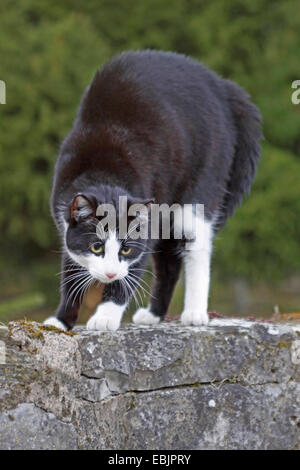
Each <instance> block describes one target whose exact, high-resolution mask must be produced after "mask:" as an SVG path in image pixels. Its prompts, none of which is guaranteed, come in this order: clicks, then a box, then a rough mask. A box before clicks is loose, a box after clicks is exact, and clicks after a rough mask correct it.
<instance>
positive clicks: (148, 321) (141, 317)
mask: <svg viewBox="0 0 300 470" xmlns="http://www.w3.org/2000/svg"><path fill="white" fill-rule="evenodd" d="M132 320H133V323H135V324H136V325H157V324H158V323H159V322H160V318H159V317H158V316H157V315H153V313H151V312H150V311H149V310H148V309H147V308H139V309H138V310H137V311H136V313H135V314H134V315H133V318H132Z"/></svg>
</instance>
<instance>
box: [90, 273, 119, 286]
mask: <svg viewBox="0 0 300 470" xmlns="http://www.w3.org/2000/svg"><path fill="white" fill-rule="evenodd" d="M90 275H91V276H92V277H93V278H94V279H95V280H96V281H99V282H101V283H102V284H111V283H113V282H115V281H120V280H122V279H124V278H125V277H126V274H124V275H121V274H119V273H112V272H107V273H105V274H100V273H96V272H93V271H90Z"/></svg>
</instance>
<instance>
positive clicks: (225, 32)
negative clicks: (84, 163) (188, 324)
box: [0, 0, 300, 321]
mask: <svg viewBox="0 0 300 470" xmlns="http://www.w3.org/2000/svg"><path fill="white" fill-rule="evenodd" d="M299 31H300V9H299V8H298V5H297V2H296V1H294V0H285V1H280V0H272V1H271V0H173V1H170V0H143V1H138V0H134V1H133V0H127V1H124V0H88V1H82V0H72V1H70V0H64V1H63V2H61V0H51V1H50V0H47V1H43V2H36V1H34V0H22V1H13V0H1V4H0V79H1V80H4V81H5V82H6V87H7V96H6V104H5V105H0V191H1V204H0V229H1V246H0V320H2V321H7V320H9V319H12V318H20V317H24V315H26V316H27V317H28V318H34V319H43V318H44V317H45V316H46V315H48V314H50V313H52V312H53V311H54V310H55V307H56V305H57V302H58V285H59V278H58V276H56V275H55V274H56V273H57V272H59V271H60V267H59V264H60V261H59V250H60V245H59V240H58V237H57V234H56V230H55V227H54V224H53V222H52V220H51V218H50V214H49V195H50V188H51V181H52V175H53V167H54V162H55V158H56V156H57V153H58V149H59V145H60V142H61V140H62V139H63V138H64V136H65V135H66V133H67V132H68V130H69V129H70V126H71V124H72V120H73V118H74V115H75V112H76V108H77V106H78V103H79V100H80V97H81V94H82V92H83V90H84V88H85V87H86V86H87V84H88V83H89V81H90V80H91V79H92V77H93V75H94V73H95V71H96V70H97V68H99V67H100V66H101V64H103V63H104V62H105V61H106V60H108V59H109V58H111V57H112V56H113V55H114V54H116V53H118V52H121V51H123V50H126V49H129V48H131V49H143V48H157V49H163V50H172V51H177V52H181V53H186V54H189V55H192V56H194V57H195V58H197V59H199V60H201V61H203V62H204V63H205V64H206V65H207V66H209V67H212V68H213V69H214V70H215V71H216V72H218V73H220V74H221V75H223V76H224V77H226V78H230V79H232V80H235V81H237V82H238V83H239V84H240V85H241V86H243V87H244V88H245V89H246V90H247V91H248V92H249V93H250V94H251V96H252V99H253V101H254V102H255V103H256V104H257V105H258V107H259V108H260V110H261V113H262V115H263V119H264V134H265V142H264V144H263V155H262V160H261V163H260V165H259V170H258V173H257V177H256V180H255V184H254V186H253V190H252V194H251V196H250V197H248V198H247V199H246V200H245V201H244V204H243V205H242V207H241V208H240V209H238V210H237V212H236V214H235V216H234V217H233V218H232V219H231V220H230V221H229V222H228V225H227V227H226V228H225V229H224V230H223V231H222V232H220V233H219V235H218V237H217V240H216V243H215V252H214V256H213V267H212V271H213V280H212V288H211V297H210V308H211V310H218V311H220V312H222V313H224V314H227V315H258V316H268V315H270V314H271V312H272V309H273V306H274V305H275V304H278V305H279V307H280V309H281V311H284V312H291V311H299V310H300V292H299V291H300V289H299V284H300V256H299V255H300V253H299V246H300V243H299V234H300V217H299V215H300V211H299V209H300V184H299V176H300V105H293V104H292V102H291V94H292V91H293V90H292V88H291V84H292V82H293V81H294V80H297V79H300V61H299V52H300V34H299ZM182 290H183V287H182V282H180V283H179V285H178V288H177V290H176V293H175V297H174V300H173V302H172V306H171V309H170V313H171V314H176V315H177V314H178V313H179V312H180V309H181V305H182ZM95 295H96V294H95ZM95 295H94V297H95ZM95 298H96V297H95ZM93 302H94V303H95V300H94V301H93V300H90V301H88V302H87V304H86V306H85V310H84V312H83V316H82V319H85V316H86V315H87V314H88V312H89V309H92V308H93Z"/></svg>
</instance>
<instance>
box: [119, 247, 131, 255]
mask: <svg viewBox="0 0 300 470" xmlns="http://www.w3.org/2000/svg"><path fill="white" fill-rule="evenodd" d="M131 252H132V248H127V250H126V248H123V249H122V250H121V254H122V255H125V256H126V255H129V253H131Z"/></svg>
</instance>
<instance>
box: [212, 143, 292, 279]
mask: <svg viewBox="0 0 300 470" xmlns="http://www.w3.org/2000/svg"><path fill="white" fill-rule="evenodd" d="M299 174H300V160H299V159H296V158H295V157H294V156H293V155H292V154H290V153H288V152H286V151H282V150H278V149H276V148H275V147H272V146H270V145H268V144H266V145H264V148H263V155H262V160H261V162H260V165H259V169H258V173H257V177H256V180H255V183H254V185H253V188H252V194H251V196H249V197H248V198H247V199H246V200H245V201H244V203H243V204H242V207H241V208H239V209H238V210H237V211H236V214H235V215H234V216H233V218H232V219H230V220H229V221H228V223H227V227H226V228H225V229H224V231H222V232H220V234H219V236H218V237H217V241H216V244H215V245H216V254H215V256H216V260H217V263H218V266H219V269H221V270H222V272H223V273H224V272H226V273H228V274H231V275H238V276H243V275H244V276H247V277H248V278H252V279H276V278H283V277H284V276H285V275H288V274H291V273H292V272H293V271H296V270H299V269H300V245H299V233H300V218H299V213H300V185H299Z"/></svg>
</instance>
